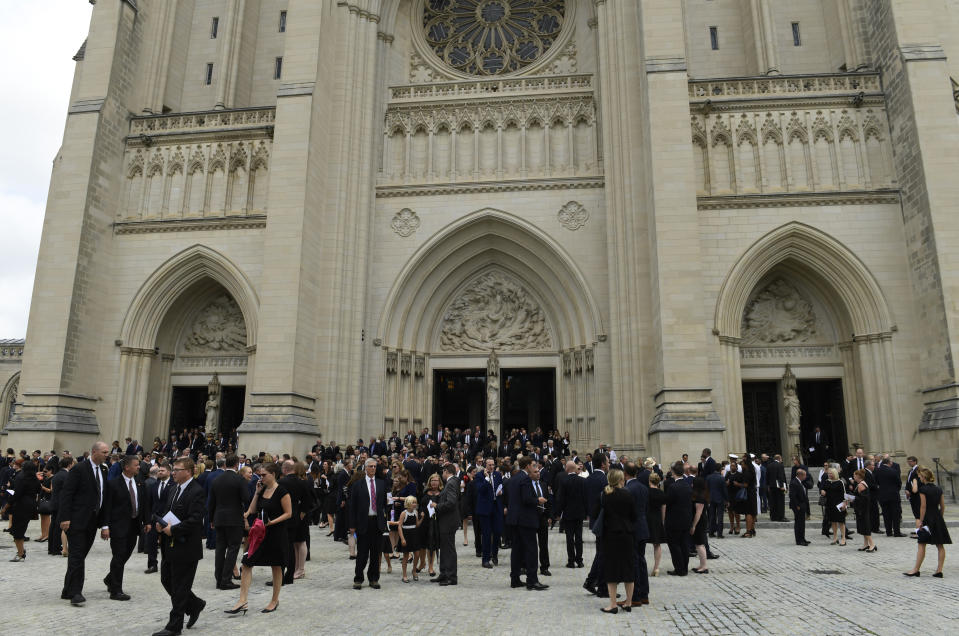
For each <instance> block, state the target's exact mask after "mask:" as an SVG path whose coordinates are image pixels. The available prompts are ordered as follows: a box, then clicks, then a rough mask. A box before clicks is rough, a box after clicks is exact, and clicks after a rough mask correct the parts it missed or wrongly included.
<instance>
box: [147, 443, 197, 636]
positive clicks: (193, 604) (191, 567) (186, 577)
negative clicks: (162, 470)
mask: <svg viewBox="0 0 959 636" xmlns="http://www.w3.org/2000/svg"><path fill="white" fill-rule="evenodd" d="M193 469H194V464H193V460H192V459H190V458H189V457H182V458H180V459H178V460H176V461H174V462H173V481H174V482H176V488H175V489H174V491H173V494H172V495H171V496H170V497H169V499H167V500H166V501H167V502H168V505H165V506H163V507H162V508H161V511H162V512H163V516H162V519H160V520H159V521H158V522H157V527H158V529H159V530H158V533H159V536H160V552H161V554H162V560H161V562H160V582H161V583H162V584H163V589H165V590H166V591H167V594H169V595H170V601H171V603H172V608H171V610H170V620H169V621H168V622H167V624H166V627H164V628H163V629H161V630H160V631H158V632H154V634H153V636H173V635H175V634H179V633H181V632H182V631H183V616H184V615H186V616H188V617H189V620H188V621H187V624H186V626H187V628H190V627H193V625H194V624H195V623H196V621H197V619H198V618H199V617H200V612H202V611H203V608H204V607H206V601H204V600H203V599H201V598H199V597H197V596H196V595H195V594H194V593H193V589H192V588H193V579H194V578H195V577H196V567H197V564H198V563H199V562H200V559H202V558H203V513H204V511H205V509H206V494H205V493H204V490H203V486H201V485H200V484H199V483H197V482H196V481H194V479H193Z"/></svg>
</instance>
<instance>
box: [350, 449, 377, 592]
mask: <svg viewBox="0 0 959 636" xmlns="http://www.w3.org/2000/svg"><path fill="white" fill-rule="evenodd" d="M363 469H364V470H365V471H366V475H364V476H363V480H362V481H357V482H354V483H353V486H352V489H351V490H350V505H349V506H348V508H349V511H350V519H349V528H350V534H353V533H355V534H356V569H355V571H354V574H353V589H354V590H359V589H362V587H363V570H364V568H366V564H367V562H369V566H370V567H369V571H367V573H366V576H367V578H368V579H369V581H370V587H372V588H373V589H374V590H378V589H380V552H381V548H382V546H383V533H384V532H386V516H385V514H386V482H385V481H384V480H382V479H378V478H377V477H376V460H375V459H373V458H372V457H371V458H370V459H367V460H366V462H365V463H364V464H363Z"/></svg>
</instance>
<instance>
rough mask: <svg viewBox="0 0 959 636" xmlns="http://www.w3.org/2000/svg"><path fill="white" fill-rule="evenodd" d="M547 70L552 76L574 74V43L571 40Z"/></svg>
mask: <svg viewBox="0 0 959 636" xmlns="http://www.w3.org/2000/svg"><path fill="white" fill-rule="evenodd" d="M549 70H550V71H552V72H553V74H554V75H571V74H573V73H575V72H576V42H573V41H572V40H571V41H570V43H569V44H567V45H566V48H564V49H563V52H562V54H560V56H559V57H558V58H556V59H555V60H553V63H552V64H550V66H549Z"/></svg>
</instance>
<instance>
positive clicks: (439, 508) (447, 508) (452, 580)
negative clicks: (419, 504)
mask: <svg viewBox="0 0 959 636" xmlns="http://www.w3.org/2000/svg"><path fill="white" fill-rule="evenodd" d="M456 473H457V470H456V465H455V464H452V463H451V464H447V465H446V466H443V482H444V483H445V484H446V485H445V486H443V491H442V492H441V493H440V497H439V499H438V500H437V502H436V506H435V512H436V523H437V525H438V526H439V531H440V575H439V576H438V577H436V578H435V579H433V582H434V583H439V584H440V585H456V530H457V528H459V527H460V505H459V502H460V485H459V480H458V479H457V478H456Z"/></svg>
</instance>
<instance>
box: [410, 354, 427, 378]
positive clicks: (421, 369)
mask: <svg viewBox="0 0 959 636" xmlns="http://www.w3.org/2000/svg"><path fill="white" fill-rule="evenodd" d="M413 375H414V376H416V377H417V378H422V377H423V376H425V375H426V357H425V356H416V358H415V359H414V360H413Z"/></svg>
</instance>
